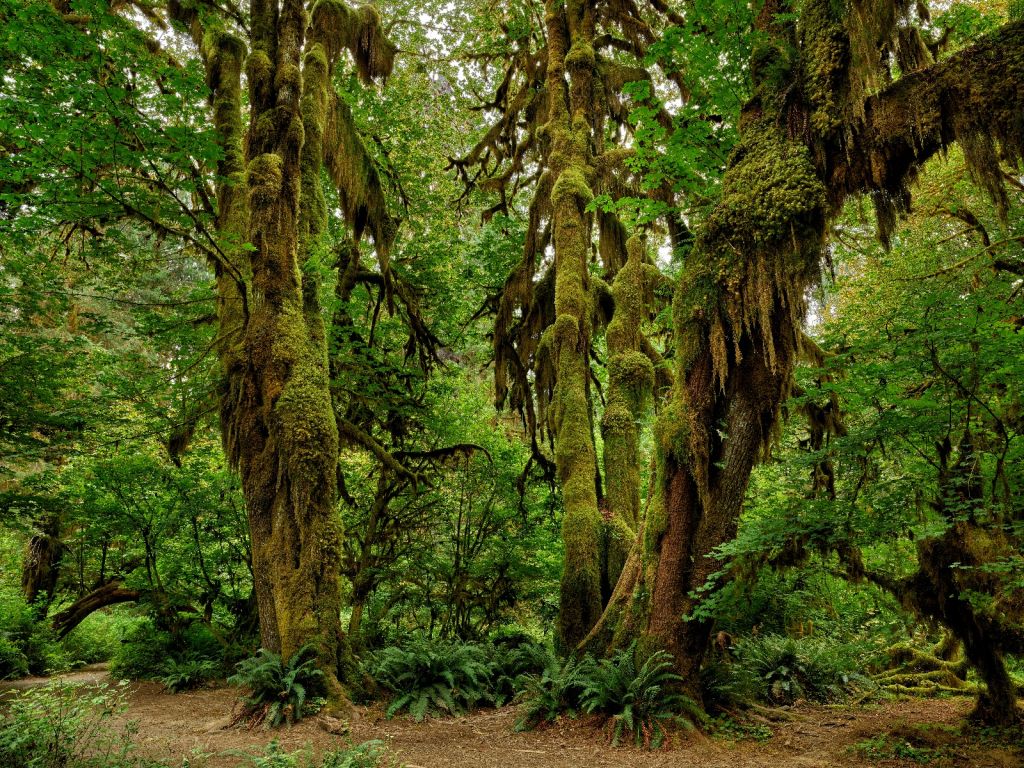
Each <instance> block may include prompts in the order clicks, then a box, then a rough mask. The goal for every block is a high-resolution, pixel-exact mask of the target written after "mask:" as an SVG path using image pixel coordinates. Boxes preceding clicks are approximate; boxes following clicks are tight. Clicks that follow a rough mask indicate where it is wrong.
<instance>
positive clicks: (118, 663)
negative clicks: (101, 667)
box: [110, 619, 174, 680]
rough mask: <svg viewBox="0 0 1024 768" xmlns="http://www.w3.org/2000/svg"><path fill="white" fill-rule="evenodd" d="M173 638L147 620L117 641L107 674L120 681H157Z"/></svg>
mask: <svg viewBox="0 0 1024 768" xmlns="http://www.w3.org/2000/svg"><path fill="white" fill-rule="evenodd" d="M173 645H174V638H173V637H171V635H170V633H168V632H166V631H164V630H161V629H158V628H157V626H156V624H155V623H154V622H153V621H152V620H150V619H142V620H140V621H139V622H138V623H137V624H136V625H135V626H134V627H131V628H130V629H129V630H128V631H127V632H126V633H125V635H124V637H123V638H122V640H121V647H120V648H118V650H117V652H116V653H115V654H114V657H113V659H112V660H111V662H110V674H111V675H112V676H113V677H115V678H120V679H122V680H146V679H155V678H158V677H160V675H161V674H162V673H163V671H164V667H165V666H166V664H167V662H168V659H169V658H170V657H171V654H172V648H173Z"/></svg>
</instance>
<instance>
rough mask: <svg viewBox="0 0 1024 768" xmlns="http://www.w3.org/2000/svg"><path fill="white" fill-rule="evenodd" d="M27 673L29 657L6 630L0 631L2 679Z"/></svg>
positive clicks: (0, 673)
mask: <svg viewBox="0 0 1024 768" xmlns="http://www.w3.org/2000/svg"><path fill="white" fill-rule="evenodd" d="M27 674H28V658H27V657H26V656H25V654H24V653H23V652H22V650H21V648H19V647H18V645H17V643H15V642H14V641H13V640H11V639H10V637H8V636H7V633H6V632H0V680H7V679H9V678H17V677H24V676H25V675H27Z"/></svg>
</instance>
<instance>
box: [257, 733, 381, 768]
mask: <svg viewBox="0 0 1024 768" xmlns="http://www.w3.org/2000/svg"><path fill="white" fill-rule="evenodd" d="M245 757H246V758H247V760H248V763H247V764H248V765H249V766H251V767H252V768H387V766H391V765H394V763H393V761H391V760H389V759H388V756H387V751H386V749H385V746H384V742H382V741H379V740H376V739H375V740H372V741H364V742H362V743H361V744H353V745H350V746H349V747H347V748H345V749H338V750H331V751H330V752H325V753H324V754H323V756H322V757H321V758H320V760H316V759H314V758H313V756H312V754H311V752H310V750H309V748H308V747H307V748H306V749H300V750H297V751H295V752H287V751H285V750H284V749H282V748H281V745H280V744H279V743H278V741H277V739H274V740H273V741H271V742H270V744H268V745H267V747H266V749H264V751H263V754H261V755H245Z"/></svg>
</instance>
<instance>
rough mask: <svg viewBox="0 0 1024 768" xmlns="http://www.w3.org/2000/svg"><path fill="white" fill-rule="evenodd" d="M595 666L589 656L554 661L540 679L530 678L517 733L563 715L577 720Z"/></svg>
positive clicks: (516, 727) (539, 676)
mask: <svg viewBox="0 0 1024 768" xmlns="http://www.w3.org/2000/svg"><path fill="white" fill-rule="evenodd" d="M593 666H594V660H593V658H592V657H590V656H583V657H581V658H576V657H570V658H568V659H565V660H559V659H557V658H552V659H551V662H550V663H549V664H548V665H547V666H546V667H545V668H544V671H543V672H542V673H541V674H540V675H534V676H531V677H528V678H527V679H526V688H525V691H524V693H523V714H522V715H521V716H520V718H519V719H518V720H517V721H516V724H515V729H516V730H517V731H525V730H530V729H532V728H536V727H537V726H539V725H546V724H550V723H553V722H555V721H556V720H557V719H558V718H559V717H561V716H563V715H565V716H567V717H576V715H577V714H578V713H579V712H580V708H581V699H582V696H583V690H584V688H585V687H586V686H587V681H588V675H589V673H590V671H591V669H592V668H593Z"/></svg>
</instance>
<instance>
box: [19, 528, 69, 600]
mask: <svg viewBox="0 0 1024 768" xmlns="http://www.w3.org/2000/svg"><path fill="white" fill-rule="evenodd" d="M63 553H64V544H63V543H62V542H61V540H60V516H59V515H58V514H57V513H52V512H51V513H48V514H47V515H46V517H45V518H44V520H43V525H42V530H40V531H39V532H38V533H35V534H33V535H32V538H30V539H29V541H28V544H27V545H26V547H25V559H24V561H23V563H22V570H21V591H22V594H23V595H24V596H25V602H26V603H28V604H29V605H30V606H32V607H33V609H34V610H35V612H36V616H37V617H38V618H39V619H44V618H46V614H47V612H48V611H49V609H50V604H51V603H52V602H53V594H54V592H55V591H56V589H57V580H58V579H59V578H60V561H61V557H62V555H63Z"/></svg>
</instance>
